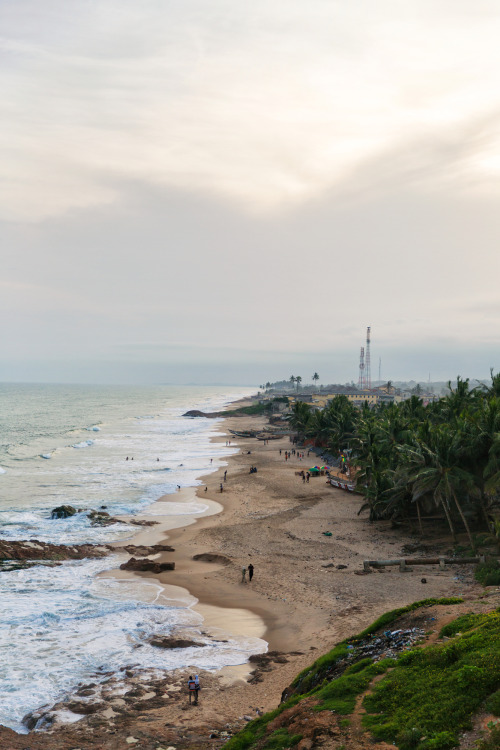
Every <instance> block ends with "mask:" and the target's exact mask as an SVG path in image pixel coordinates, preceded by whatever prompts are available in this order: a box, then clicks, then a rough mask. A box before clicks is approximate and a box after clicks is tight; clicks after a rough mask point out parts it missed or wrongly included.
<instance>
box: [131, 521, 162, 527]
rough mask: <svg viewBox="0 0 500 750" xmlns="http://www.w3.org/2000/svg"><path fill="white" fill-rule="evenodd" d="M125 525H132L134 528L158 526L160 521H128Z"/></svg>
mask: <svg viewBox="0 0 500 750" xmlns="http://www.w3.org/2000/svg"><path fill="white" fill-rule="evenodd" d="M125 523H130V524H132V526H156V525H157V524H158V523H160V522H159V521H140V520H137V521H136V520H132V521H126V522H125Z"/></svg>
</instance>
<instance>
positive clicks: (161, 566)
mask: <svg viewBox="0 0 500 750" xmlns="http://www.w3.org/2000/svg"><path fill="white" fill-rule="evenodd" d="M120 570H138V571H143V572H146V571H149V572H151V573H163V571H164V570H175V563H174V562H164V563H158V562H154V560H147V559H144V558H143V559H138V560H137V559H136V558H135V557H131V558H130V560H128V561H127V562H126V563H122V564H121V565H120Z"/></svg>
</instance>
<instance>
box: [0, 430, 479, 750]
mask: <svg viewBox="0 0 500 750" xmlns="http://www.w3.org/2000/svg"><path fill="white" fill-rule="evenodd" d="M266 423H267V420H266V419H265V418H263V417H229V418H227V419H226V420H225V421H224V424H223V429H224V431H225V432H226V433H227V431H228V430H230V429H236V430H245V428H247V427H251V428H252V429H255V428H259V427H263V426H264V425H265V424H266ZM228 438H230V439H231V448H234V447H235V446H237V448H238V452H237V453H235V454H234V455H232V456H229V457H228V458H227V466H223V467H221V468H220V469H219V470H218V471H217V472H214V473H211V474H209V475H208V476H207V477H205V479H206V484H202V485H201V486H199V487H198V488H196V489H195V488H193V489H185V490H182V491H181V493H177V494H176V495H175V496H171V495H170V496H166V497H164V498H161V499H160V500H159V501H158V507H159V508H160V510H161V506H160V505H159V504H160V503H165V504H166V505H168V502H170V501H173V500H176V501H177V500H178V499H179V496H181V497H185V498H190V497H192V494H193V493H196V494H197V495H198V497H199V498H200V501H202V502H203V503H206V504H207V505H208V506H209V509H208V511H207V514H206V515H204V516H203V517H202V518H200V519H199V520H197V521H196V522H194V523H188V520H189V519H187V518H182V517H181V518H180V520H179V525H178V527H177V528H174V529H172V528H170V529H166V528H164V526H162V523H161V522H160V523H159V524H158V525H157V526H153V527H150V528H148V529H144V530H141V531H140V532H139V534H137V536H136V537H135V538H134V540H133V542H134V544H141V543H146V544H149V545H151V544H155V543H157V542H159V541H161V542H165V541H167V542H168V544H170V545H172V546H173V547H174V549H175V551H173V552H163V553H161V554H160V555H156V556H155V557H154V559H155V561H160V562H168V561H175V570H174V571H166V572H164V573H161V574H159V575H158V576H154V577H153V578H154V580H155V581H157V582H159V583H161V584H162V585H163V586H164V587H165V588H164V590H165V595H166V596H168V597H169V598H174V599H175V598H176V597H182V596H184V595H188V593H189V594H190V595H192V596H194V597H196V598H197V599H198V604H197V605H196V609H197V610H198V611H199V612H201V613H202V614H203V616H204V618H205V623H204V628H205V629H206V630H207V632H213V633H214V634H217V633H218V632H219V629H222V630H223V631H227V632H230V633H235V634H238V633H241V634H243V635H252V636H256V637H260V638H263V639H264V640H265V641H266V642H267V643H268V649H269V651H270V652H272V653H273V657H272V659H269V658H264V659H263V660H261V661H260V663H259V660H258V658H257V659H252V663H250V664H246V665H243V666H239V667H234V668H226V669H225V670H222V672H218V673H200V679H201V681H202V691H201V697H200V703H199V705H198V706H196V707H194V706H189V705H188V701H187V696H186V694H185V681H186V677H187V672H186V670H184V671H179V672H178V673H173V674H172V675H170V676H169V678H168V680H166V681H165V684H164V686H163V689H160V692H161V693H162V695H161V700H160V697H159V696H158V693H156V695H157V697H158V700H157V701H156V703H155V704H151V703H150V704H149V705H148V706H146V705H145V704H143V709H144V710H143V711H139V712H138V713H134V714H133V715H128V714H127V718H126V720H124V717H121V719H120V721H117V724H116V726H114V727H113V728H112V729H110V726H109V721H108V722H107V723H106V725H104V724H103V722H101V723H99V721H97V720H96V717H95V716H92V717H85V718H84V719H82V720H81V721H79V722H77V723H76V724H73V725H70V726H67V727H61V728H59V729H57V730H54V733H53V734H52V736H51V738H50V741H49V736H48V735H45V737H44V735H42V734H40V733H37V734H36V735H31V736H30V743H28V744H29V746H30V747H32V748H33V749H35V748H42V747H52V748H66V747H68V748H69V747H76V746H80V745H75V744H73V745H72V744H71V743H75V742H77V741H78V742H79V743H80V744H82V743H83V742H84V738H86V741H87V744H85V745H83V744H82V746H85V747H106V748H108V747H109V748H115V747H116V748H118V747H123V746H124V745H123V736H124V735H125V736H128V735H130V736H132V737H136V738H139V739H140V742H141V744H136V745H135V746H136V747H139V748H144V749H145V750H149V748H154V749H155V750H156V748H157V747H160V746H161V747H168V743H167V744H165V742H167V740H168V741H169V742H170V743H171V745H172V746H173V747H181V746H182V744H180V745H179V744H178V743H179V742H181V743H182V742H183V741H184V740H185V739H186V737H189V736H191V735H193V736H196V737H199V736H200V735H202V736H203V735H205V736H207V738H208V736H209V734H208V733H209V732H210V730H211V728H214V729H216V730H218V731H220V730H221V729H224V727H227V726H229V727H231V728H232V729H231V731H232V730H233V729H234V728H236V727H238V726H241V725H243V724H244V722H245V719H244V717H245V716H247V717H248V716H252V717H254V716H256V715H257V712H258V711H267V710H270V709H272V708H275V707H276V706H277V705H278V703H279V701H280V697H281V694H282V692H283V690H284V689H285V688H286V687H287V685H289V683H290V682H291V681H292V679H293V678H294V677H295V675H296V674H297V673H298V672H299V671H300V670H301V669H303V668H304V667H306V666H307V665H308V664H310V663H311V662H312V661H314V659H315V658H317V657H318V656H319V655H321V654H322V653H324V652H326V651H327V650H329V649H330V648H331V647H332V646H333V644H335V643H336V642H337V641H338V640H339V639H342V638H344V637H347V636H349V635H352V634H354V633H356V632H358V631H360V630H362V629H363V628H364V627H365V626H367V625H368V624H370V623H371V622H372V621H373V620H374V619H375V618H376V617H377V616H378V615H380V614H381V613H383V612H385V611H387V610H389V609H393V608H395V607H399V606H403V605H405V604H408V603H410V602H413V601H416V600H419V599H424V598H428V597H441V596H458V595H463V594H465V595H468V594H471V593H473V592H474V591H476V590H477V589H476V585H475V584H474V583H473V581H472V578H471V575H470V574H469V572H467V571H464V570H463V569H461V570H460V574H457V569H453V568H449V569H447V570H443V571H441V570H439V568H438V567H437V566H428V567H419V568H417V569H413V570H412V571H411V572H408V573H400V572H399V570H398V568H386V569H384V570H381V571H375V572H373V573H371V574H368V575H364V574H363V573H362V571H363V560H364V559H374V558H375V559H376V558H379V559H380V558H388V557H391V558H394V557H400V556H402V555H403V554H406V555H407V556H409V555H411V554H412V552H416V551H417V550H419V549H421V543H420V542H419V538H418V537H417V536H404V535H403V534H402V532H401V530H395V529H391V528H390V525H389V524H386V523H378V524H373V525H371V524H370V523H369V522H368V519H367V515H366V514H362V515H360V516H358V510H359V508H360V505H361V499H360V497H359V496H357V495H353V494H351V493H346V492H344V491H342V490H339V489H335V488H333V487H331V485H329V484H327V483H326V480H325V477H321V476H318V477H311V479H310V482H309V483H304V482H303V481H302V478H301V477H300V476H298V475H297V474H296V472H298V471H300V470H302V469H306V470H307V468H309V466H311V465H314V464H315V463H316V462H317V459H316V456H315V455H314V454H313V453H311V456H310V457H309V458H308V457H307V450H306V451H305V457H304V459H303V460H300V459H299V458H298V457H297V456H291V458H290V460H289V461H286V460H285V456H284V452H285V450H289V449H290V448H291V447H292V445H291V443H290V440H289V437H288V436H286V437H283V438H281V439H279V440H273V441H269V442H268V443H267V444H264V442H263V441H260V440H257V439H254V438H243V439H242V438H234V437H232V436H231V435H230V434H229V433H227V434H225V435H223V436H221V437H217V438H214V439H216V440H220V441H222V442H225V441H227V440H228ZM280 450H281V454H280ZM251 466H255V467H257V472H253V473H250V467H251ZM224 471H227V479H226V481H224ZM221 483H222V485H223V492H222V493H221V492H220V485H221ZM205 487H206V488H207V489H206V490H205ZM206 501H209V502H206ZM148 517H149V518H151V516H148ZM157 520H159V521H161V517H160V516H158V518H157ZM190 520H192V519H190ZM325 532H330V533H331V536H329V535H328V536H326V535H325ZM438 543H439V542H438V540H435V542H434V547H433V549H435V548H436V545H437V544H438ZM124 544H125V543H124ZM427 544H430V543H429V542H427ZM408 545H409V546H408ZM431 547H432V544H431ZM200 555H201V556H202V558H201V559H193V558H195V557H198V556H200ZM249 563H252V564H253V565H254V571H255V572H254V577H253V580H252V581H251V582H249V581H248V577H247V580H246V581H245V582H242V580H241V579H242V574H241V570H242V567H243V566H248V564H249ZM120 573H121V572H113V575H115V574H118V575H120ZM126 575H127V576H128V577H130V575H131V574H130V572H128V571H127V573H126ZM135 575H137V576H140V577H141V578H144V579H145V581H146V580H148V581H151V580H152V577H151V575H150V574H148V573H136V574H135ZM423 578H425V580H426V583H422V579H423ZM173 587H175V588H173ZM275 652H279V653H276V654H275ZM256 669H257V672H256V673H253V674H251V673H252V672H254V670H256ZM146 708H147V709H148V710H146ZM108 717H109V714H108ZM146 721H147V732H146V724H145V723H144V722H146ZM89 732H90V733H91V735H92V737H93V738H94V739H93V740H92V742H93V743H94V744H89V743H90V739H91V736H90V735H89ZM106 733H107V734H106ZM104 737H106V738H107V739H106V743H105V744H98V738H99V742H101V743H102V742H103V738H104ZM32 738H33V740H32ZM120 738H121V739H120ZM19 740H20V743H21V744H19V745H17V744H11V745H2V747H4V746H5V747H12V748H13V749H14V748H17V747H26V742H27V740H26V737H25V738H21V737H19ZM11 741H12V742H14V740H11ZM160 741H162V742H163V744H158V743H160ZM16 742H17V740H16ZM120 742H121V743H122V744H120ZM22 743H24V744H22ZM155 743H156V744H155ZM186 746H187V745H186ZM189 746H191V745H189ZM193 746H196V747H198V746H199V747H202V746H203V744H201V745H193ZM206 746H207V747H212V746H215V747H219V746H221V745H217V744H215V745H213V744H211V743H210V742H208V740H207V745H206Z"/></svg>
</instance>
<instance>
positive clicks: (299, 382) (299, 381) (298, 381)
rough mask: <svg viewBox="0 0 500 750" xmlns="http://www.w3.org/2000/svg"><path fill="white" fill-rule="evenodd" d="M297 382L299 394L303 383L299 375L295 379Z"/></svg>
mask: <svg viewBox="0 0 500 750" xmlns="http://www.w3.org/2000/svg"><path fill="white" fill-rule="evenodd" d="M295 382H296V383H297V393H298V392H299V385H300V384H301V383H302V378H301V377H300V375H297V376H296V378H295Z"/></svg>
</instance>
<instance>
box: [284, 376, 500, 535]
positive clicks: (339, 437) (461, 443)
mask: <svg viewBox="0 0 500 750" xmlns="http://www.w3.org/2000/svg"><path fill="white" fill-rule="evenodd" d="M290 421H291V424H292V426H293V427H294V428H295V429H296V430H297V432H298V433H299V435H300V436H301V437H302V438H308V439H311V440H313V441H314V444H315V445H317V446H322V447H326V448H328V450H329V451H330V452H331V453H333V454H337V453H338V452H339V451H341V450H344V449H346V448H350V449H351V450H352V463H353V465H355V466H356V486H357V490H358V491H359V492H360V493H362V494H363V495H364V497H365V504H364V505H363V508H369V510H370V520H373V519H381V518H392V519H398V518H399V519H405V518H406V519H412V518H413V519H415V520H417V519H418V522H419V523H420V530H421V531H422V519H424V518H428V517H429V516H430V517H433V516H436V515H440V516H442V517H443V520H444V519H445V520H446V523H447V524H448V526H449V529H450V532H451V535H452V537H453V540H454V541H456V533H457V531H461V530H465V532H466V533H467V535H468V538H469V542H470V546H471V548H472V549H474V548H475V544H474V537H473V535H472V531H473V530H474V529H477V528H482V529H484V530H485V531H488V532H491V531H492V530H493V533H494V534H495V535H496V537H497V539H498V538H499V536H500V522H499V521H498V520H497V521H496V522H495V521H493V520H492V511H493V509H494V508H495V506H496V507H498V495H497V492H496V490H497V488H498V486H499V484H500V374H497V375H493V373H492V376H491V385H490V386H485V385H481V386H479V387H477V388H471V387H470V385H469V380H468V379H467V380H462V379H461V378H460V377H459V378H457V382H456V384H455V385H453V386H452V385H451V383H449V384H448V394H447V395H446V396H445V397H444V398H441V399H440V400H439V401H436V402H434V403H430V404H428V405H427V406H424V404H423V401H422V400H421V399H419V398H418V396H416V395H414V396H412V397H411V398H410V399H409V400H407V401H403V402H401V403H399V404H396V403H392V404H388V405H384V404H381V405H378V406H376V407H375V408H373V409H371V408H369V407H368V405H367V404H365V405H364V406H363V407H362V408H361V409H358V408H356V407H355V406H354V405H353V404H351V402H350V401H349V400H348V398H347V397H346V396H344V395H339V396H336V397H335V398H333V399H332V400H331V401H330V403H329V404H328V405H327V406H326V407H325V408H324V409H321V410H314V409H312V408H311V407H310V406H309V405H308V404H306V403H303V402H301V401H297V402H296V403H295V404H294V405H293V410H292V414H291V417H290Z"/></svg>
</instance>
